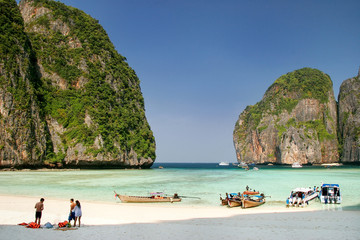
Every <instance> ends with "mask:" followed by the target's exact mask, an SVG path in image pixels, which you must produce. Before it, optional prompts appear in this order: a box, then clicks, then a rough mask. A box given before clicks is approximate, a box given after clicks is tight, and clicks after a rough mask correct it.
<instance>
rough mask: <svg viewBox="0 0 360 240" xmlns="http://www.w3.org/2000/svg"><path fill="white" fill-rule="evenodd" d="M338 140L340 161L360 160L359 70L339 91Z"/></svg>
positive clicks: (353, 161)
mask: <svg viewBox="0 0 360 240" xmlns="http://www.w3.org/2000/svg"><path fill="white" fill-rule="evenodd" d="M338 107H339V142H340V144H341V152H342V154H341V161H342V162H345V163H346V162H347V163H359V162H360V70H359V74H358V76H357V77H354V78H351V79H348V80H345V81H344V82H343V83H342V84H341V86H340V92H339V106H338Z"/></svg>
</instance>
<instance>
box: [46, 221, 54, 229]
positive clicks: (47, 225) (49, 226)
mask: <svg viewBox="0 0 360 240" xmlns="http://www.w3.org/2000/svg"><path fill="white" fill-rule="evenodd" d="M44 227H46V228H53V227H54V225H52V224H51V223H49V222H47V223H45V225H44Z"/></svg>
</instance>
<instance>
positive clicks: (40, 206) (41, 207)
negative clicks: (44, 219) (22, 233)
mask: <svg viewBox="0 0 360 240" xmlns="http://www.w3.org/2000/svg"><path fill="white" fill-rule="evenodd" d="M44 201H45V199H43V198H41V199H40V202H38V203H36V204H35V209H36V212H35V223H37V224H39V225H40V220H41V213H42V210H44Z"/></svg>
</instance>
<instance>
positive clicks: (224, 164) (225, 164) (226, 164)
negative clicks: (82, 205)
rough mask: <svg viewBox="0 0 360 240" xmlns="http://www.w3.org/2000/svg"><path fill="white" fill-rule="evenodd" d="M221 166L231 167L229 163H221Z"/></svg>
mask: <svg viewBox="0 0 360 240" xmlns="http://www.w3.org/2000/svg"><path fill="white" fill-rule="evenodd" d="M219 166H229V163H227V162H220V163H219Z"/></svg>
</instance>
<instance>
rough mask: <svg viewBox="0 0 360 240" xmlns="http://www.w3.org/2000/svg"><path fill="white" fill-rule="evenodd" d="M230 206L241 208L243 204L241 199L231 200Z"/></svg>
mask: <svg viewBox="0 0 360 240" xmlns="http://www.w3.org/2000/svg"><path fill="white" fill-rule="evenodd" d="M228 205H229V207H241V205H242V202H241V200H240V199H239V200H234V199H229V201H228Z"/></svg>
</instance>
